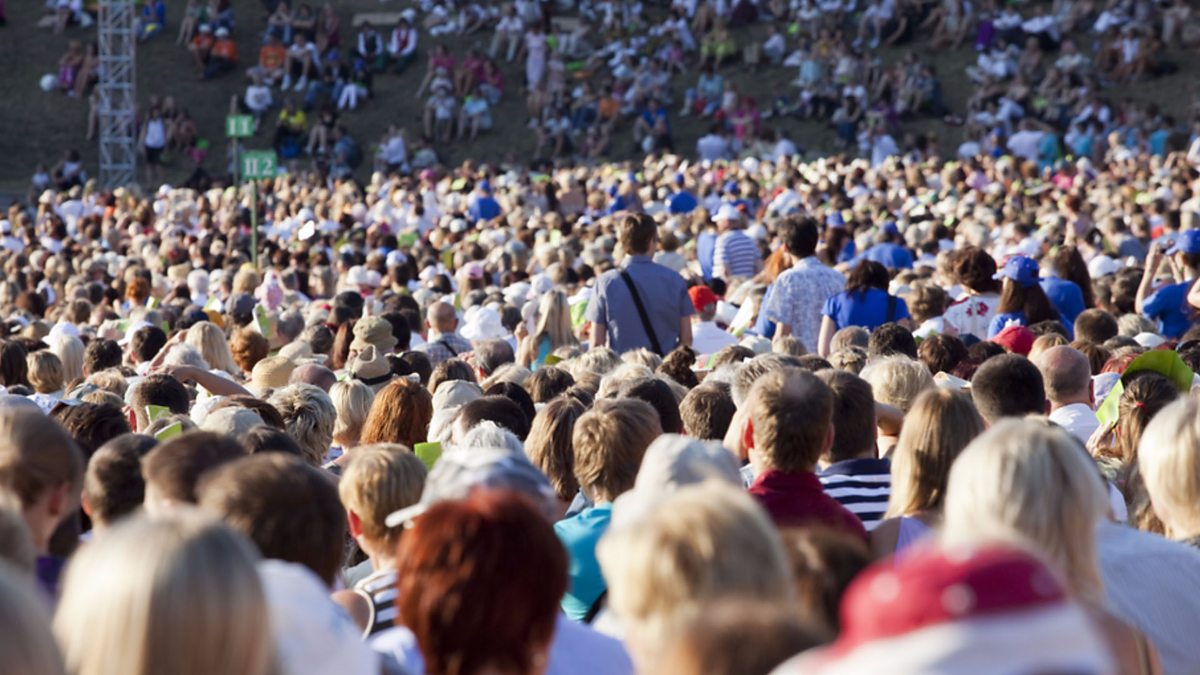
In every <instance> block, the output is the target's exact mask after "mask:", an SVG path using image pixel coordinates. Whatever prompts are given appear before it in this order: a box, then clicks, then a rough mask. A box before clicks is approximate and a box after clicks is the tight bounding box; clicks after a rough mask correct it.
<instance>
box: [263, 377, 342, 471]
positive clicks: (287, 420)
mask: <svg viewBox="0 0 1200 675" xmlns="http://www.w3.org/2000/svg"><path fill="white" fill-rule="evenodd" d="M267 403H270V404H271V405H273V406H275V409H276V410H278V411H279V414H280V415H281V416H283V423H284V427H285V429H286V431H287V433H288V435H289V436H291V437H292V440H294V441H296V443H297V444H298V445H299V446H300V449H301V450H303V451H304V460H305V461H307V462H308V463H309V464H311V465H313V466H320V465H321V462H322V461H323V460H322V458H323V457H324V456H325V453H326V452H329V444H330V443H331V442H333V424H334V419H335V417H336V416H337V413H336V412H335V411H334V408H333V401H332V400H331V399H330V398H329V394H326V393H325V392H324V391H322V390H321V389H320V388H318V387H314V386H313V385H311V384H289V385H288V386H286V387H283V388H281V389H276V390H275V393H273V394H271V398H270V400H268V401H267Z"/></svg>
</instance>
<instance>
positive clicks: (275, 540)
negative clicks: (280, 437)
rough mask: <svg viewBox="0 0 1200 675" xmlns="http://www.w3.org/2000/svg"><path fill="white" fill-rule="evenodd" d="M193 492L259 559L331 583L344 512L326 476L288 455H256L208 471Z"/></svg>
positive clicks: (338, 559) (338, 558) (338, 556)
mask: <svg viewBox="0 0 1200 675" xmlns="http://www.w3.org/2000/svg"><path fill="white" fill-rule="evenodd" d="M196 492H197V495H198V496H199V503H200V506H202V507H204V508H205V509H208V510H210V511H212V512H214V513H217V514H219V515H220V516H221V519H222V520H223V521H225V524H227V525H229V526H230V527H232V528H233V529H234V530H237V531H238V532H241V533H242V534H244V535H245V536H246V537H247V538H249V539H250V540H251V541H253V542H254V543H255V545H256V546H258V550H259V551H260V552H261V553H262V555H263V557H264V558H271V559H274V560H283V561H286V562H294V563H300V564H302V565H304V566H305V567H308V568H309V569H310V570H312V571H313V572H315V573H316V574H317V576H319V577H321V580H322V581H324V582H325V583H326V584H328V585H330V586H332V585H333V582H334V579H335V578H336V577H337V573H338V570H339V569H341V565H342V546H343V544H344V540H345V538H346V512H345V510H344V509H343V508H342V502H341V501H340V500H339V499H338V492H337V487H336V485H335V484H334V478H333V476H332V475H331V474H330V473H329V472H327V471H323V470H321V469H318V468H316V467H312V466H309V465H307V464H305V463H304V461H302V460H300V459H298V458H295V457H290V456H288V455H283V454H280V453H264V454H257V455H251V456H249V457H243V458H241V459H239V460H237V461H236V462H229V463H227V464H225V465H224V466H222V467H221V468H219V469H216V470H214V471H212V472H210V473H209V474H208V475H206V476H205V477H204V478H203V479H202V480H201V481H200V485H199V487H198V488H197V490H196Z"/></svg>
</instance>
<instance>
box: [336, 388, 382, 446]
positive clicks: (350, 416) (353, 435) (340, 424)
mask: <svg viewBox="0 0 1200 675" xmlns="http://www.w3.org/2000/svg"><path fill="white" fill-rule="evenodd" d="M329 398H331V399H333V409H334V411H335V412H336V413H337V418H336V419H335V420H334V422H333V442H334V443H337V444H338V445H341V446H342V447H343V448H352V447H354V446H356V445H358V439H359V436H361V435H362V429H363V423H364V422H366V421H367V415H368V414H369V413H370V412H371V403H372V402H373V401H374V400H375V390H374V389H371V387H369V386H368V385H366V384H364V383H363V382H361V381H359V380H345V381H342V382H336V383H334V385H333V386H332V387H330V388H329Z"/></svg>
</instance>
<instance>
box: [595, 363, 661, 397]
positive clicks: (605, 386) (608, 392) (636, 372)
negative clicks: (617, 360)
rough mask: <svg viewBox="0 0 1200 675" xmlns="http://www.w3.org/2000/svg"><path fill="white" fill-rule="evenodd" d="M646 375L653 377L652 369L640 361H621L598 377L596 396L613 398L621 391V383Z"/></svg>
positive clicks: (645, 376)
mask: <svg viewBox="0 0 1200 675" xmlns="http://www.w3.org/2000/svg"><path fill="white" fill-rule="evenodd" d="M648 377H654V369H652V368H649V367H647V366H644V365H642V364H640V363H622V364H620V365H619V366H617V367H616V368H613V369H612V370H610V371H608V373H607V374H606V375H604V376H603V377H602V378H600V390H599V391H597V392H596V398H614V397H616V396H617V393H618V392H620V391H621V385H623V384H625V383H626V382H633V381H634V380H641V379H644V378H648Z"/></svg>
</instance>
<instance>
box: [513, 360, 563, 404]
mask: <svg viewBox="0 0 1200 675" xmlns="http://www.w3.org/2000/svg"><path fill="white" fill-rule="evenodd" d="M574 385H575V378H573V377H571V373H568V372H567V371H566V370H563V369H562V368H558V367H556V366H542V367H541V368H538V369H537V370H535V371H533V374H532V375H530V376H529V380H528V381H526V382H525V387H526V388H527V389H528V390H529V396H530V397H532V398H533V402H534V403H546V402H547V401H550V400H553V399H554V398H555V397H556V396H558V395H559V394H561V393H563V392H564V391H566V390H568V389H570V388H571V387H573V386H574Z"/></svg>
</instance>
